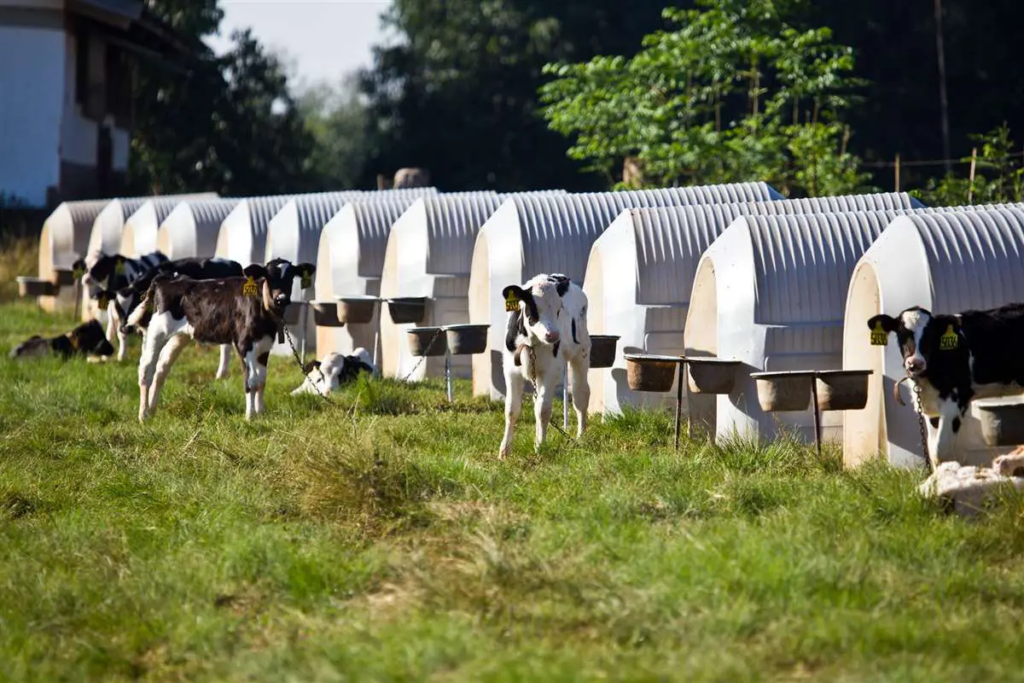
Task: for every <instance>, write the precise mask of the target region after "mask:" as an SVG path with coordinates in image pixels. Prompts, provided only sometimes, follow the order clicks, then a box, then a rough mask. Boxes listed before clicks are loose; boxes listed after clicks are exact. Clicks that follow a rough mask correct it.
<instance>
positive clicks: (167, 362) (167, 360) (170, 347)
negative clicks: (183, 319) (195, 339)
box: [149, 334, 189, 417]
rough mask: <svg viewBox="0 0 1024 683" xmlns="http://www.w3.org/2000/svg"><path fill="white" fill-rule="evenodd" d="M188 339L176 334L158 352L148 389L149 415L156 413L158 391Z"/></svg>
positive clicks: (186, 344)
mask: <svg viewBox="0 0 1024 683" xmlns="http://www.w3.org/2000/svg"><path fill="white" fill-rule="evenodd" d="M188 342H189V338H188V337H186V336H185V335H183V334H176V335H174V336H173V337H171V338H170V339H169V340H168V341H167V344H166V345H165V346H164V349H163V351H161V352H160V359H159V360H158V361H157V364H156V375H155V376H154V377H153V384H152V386H151V387H150V388H149V415H150V416H151V417H152V416H153V415H154V414H155V413H156V403H157V400H158V399H159V398H160V390H161V389H162V388H163V386H164V381H166V380H167V375H168V374H170V372H171V366H172V365H173V364H174V361H176V360H177V359H178V356H180V355H181V350H182V349H184V348H185V347H186V346H188Z"/></svg>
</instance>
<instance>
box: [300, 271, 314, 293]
mask: <svg viewBox="0 0 1024 683" xmlns="http://www.w3.org/2000/svg"><path fill="white" fill-rule="evenodd" d="M312 285H313V276H312V275H310V274H309V271H308V270H304V271H302V282H301V283H300V286H301V287H302V288H303V289H309V288H310V287H311V286H312Z"/></svg>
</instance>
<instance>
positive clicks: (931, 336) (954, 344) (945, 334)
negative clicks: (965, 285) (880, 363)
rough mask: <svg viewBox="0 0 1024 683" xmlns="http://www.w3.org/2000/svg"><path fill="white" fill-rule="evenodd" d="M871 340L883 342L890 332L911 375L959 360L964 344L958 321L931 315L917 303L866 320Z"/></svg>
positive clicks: (916, 376) (949, 317) (921, 375)
mask: <svg viewBox="0 0 1024 683" xmlns="http://www.w3.org/2000/svg"><path fill="white" fill-rule="evenodd" d="M868 328H869V329H870V330H871V341H872V343H873V344H884V341H885V338H887V337H888V336H889V334H890V333H892V332H895V333H896V342H897V343H898V344H899V347H900V354H901V355H902V356H903V368H904V370H906V372H907V375H909V376H910V377H911V378H914V379H916V378H918V377H924V376H926V375H927V373H928V371H929V369H931V370H934V369H936V367H940V366H942V365H946V364H947V363H948V362H950V361H959V360H963V355H964V354H966V348H965V347H966V344H965V342H964V338H963V333H962V332H961V330H960V321H959V320H958V319H957V318H956V317H955V316H952V315H935V314H933V313H932V312H931V311H928V310H926V309H924V308H921V307H920V306H914V307H912V308H908V309H906V310H905V311H903V312H902V313H900V314H899V315H897V316H896V317H892V316H888V315H885V314H884V313H883V314H880V315H876V316H873V317H872V318H871V319H869V320H868Z"/></svg>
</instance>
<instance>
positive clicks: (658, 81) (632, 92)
mask: <svg viewBox="0 0 1024 683" xmlns="http://www.w3.org/2000/svg"><path fill="white" fill-rule="evenodd" d="M698 5H699V7H700V8H699V9H694V10H680V9H667V10H665V12H664V17H665V18H666V19H668V20H669V21H671V22H672V23H673V24H675V25H676V27H677V28H676V30H674V31H671V32H667V31H659V32H657V33H654V34H651V35H649V36H647V37H646V38H645V39H644V41H643V49H642V50H641V51H640V52H639V53H638V54H637V55H636V56H634V57H632V58H631V59H626V58H623V57H597V58H595V59H593V60H591V61H590V62H586V63H581V64H565V63H561V64H548V65H547V66H546V67H545V73H547V74H550V75H553V76H555V79H554V80H552V81H551V82H549V83H546V84H545V85H544V86H543V87H542V88H541V89H540V94H541V101H542V102H543V103H544V104H545V105H546V106H545V107H544V110H543V113H544V116H545V117H546V119H547V120H548V122H549V125H550V126H551V128H552V129H553V130H556V131H558V132H560V133H562V134H564V135H567V136H572V137H573V139H574V144H573V146H572V147H571V148H570V150H569V154H570V156H572V157H573V158H575V159H579V160H583V161H586V162H587V164H588V168H589V169H591V170H594V171H598V172H601V173H603V174H605V175H606V176H607V177H608V178H613V177H614V176H615V172H616V167H617V165H618V164H620V163H621V161H622V159H623V158H625V157H637V158H638V159H639V161H640V163H641V165H642V168H643V184H646V185H653V186H663V185H671V184H675V183H687V184H689V183H716V182H736V181H745V180H753V179H760V180H765V181H767V182H769V183H772V184H773V185H774V186H776V187H777V188H778V189H780V190H781V191H783V192H785V193H787V194H808V195H811V196H817V195H823V194H830V193H838V192H852V191H856V190H858V189H861V188H862V186H863V184H864V182H865V180H866V174H863V173H861V172H860V170H859V159H858V158H857V157H856V156H855V155H854V154H852V153H851V152H850V151H849V149H848V146H847V143H848V141H849V136H850V132H849V129H848V128H847V127H846V126H844V125H843V124H842V123H841V122H840V118H839V117H840V114H841V113H842V112H843V110H845V109H847V108H848V107H849V106H850V105H851V104H852V103H853V102H854V101H855V98H854V96H853V95H852V94H851V91H852V90H853V89H854V87H855V86H858V85H861V84H862V83H861V81H860V80H858V79H855V78H853V77H852V76H851V75H850V72H851V71H852V69H853V54H852V50H851V49H850V48H848V47H845V46H840V45H835V44H833V43H832V41H831V31H829V29H827V28H818V29H811V30H799V29H797V28H794V27H793V26H791V25H789V24H788V23H787V21H786V18H785V13H784V12H785V10H786V5H784V4H780V3H774V2H771V0H758V1H757V2H752V3H739V2H732V1H731V0H700V2H698Z"/></svg>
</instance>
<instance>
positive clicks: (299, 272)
mask: <svg viewBox="0 0 1024 683" xmlns="http://www.w3.org/2000/svg"><path fill="white" fill-rule="evenodd" d="M266 269H267V273H268V275H269V277H270V278H272V279H275V280H280V281H282V282H284V281H286V280H287V287H288V291H289V292H290V291H291V289H292V282H294V280H295V278H299V287H300V288H301V289H308V288H310V287H312V286H313V273H315V272H316V266H314V265H313V264H312V263H298V264H295V263H292V262H291V261H287V260H285V259H282V258H276V259H274V260H273V261H269V262H268V263H267V265H266Z"/></svg>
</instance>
